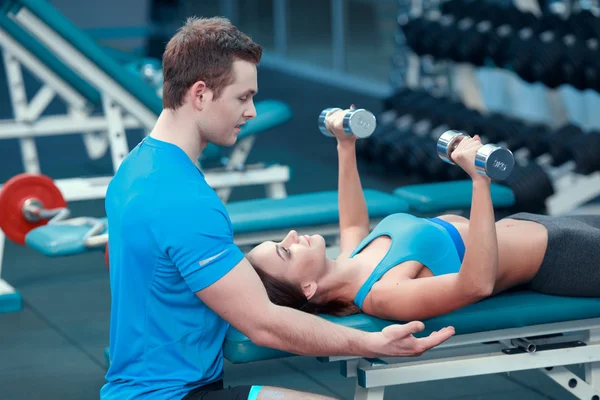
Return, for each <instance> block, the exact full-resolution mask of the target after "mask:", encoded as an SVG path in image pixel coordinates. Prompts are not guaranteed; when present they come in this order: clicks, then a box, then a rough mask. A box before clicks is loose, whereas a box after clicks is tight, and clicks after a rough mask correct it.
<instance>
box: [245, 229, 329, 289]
mask: <svg viewBox="0 0 600 400" xmlns="http://www.w3.org/2000/svg"><path fill="white" fill-rule="evenodd" d="M248 258H249V259H251V260H252V262H253V264H254V266H255V267H256V268H260V269H261V270H262V271H264V272H266V273H267V274H269V275H271V276H273V277H274V278H277V279H282V280H287V281H289V282H291V283H295V284H297V285H299V286H302V285H304V284H305V283H309V282H316V281H317V279H318V278H319V277H321V276H322V275H323V273H324V271H325V267H326V256H325V239H323V237H322V236H320V235H312V236H308V235H302V236H299V235H298V233H297V232H296V231H290V232H289V233H288V234H287V236H286V237H285V238H284V239H283V240H282V241H281V242H271V241H267V242H263V243H261V244H259V245H258V246H256V247H255V248H254V249H252V250H251V251H250V252H249V253H248Z"/></svg>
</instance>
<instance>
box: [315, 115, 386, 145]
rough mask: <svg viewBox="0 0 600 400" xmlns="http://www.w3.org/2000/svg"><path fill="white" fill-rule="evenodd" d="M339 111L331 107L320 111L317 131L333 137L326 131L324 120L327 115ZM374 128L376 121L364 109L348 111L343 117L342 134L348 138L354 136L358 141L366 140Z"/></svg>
mask: <svg viewBox="0 0 600 400" xmlns="http://www.w3.org/2000/svg"><path fill="white" fill-rule="evenodd" d="M340 110H341V108H337V107H332V108H326V109H324V110H323V111H321V114H320V115H319V130H320V131H321V133H322V134H323V135H325V136H328V137H333V135H332V134H331V132H329V131H328V130H327V125H326V124H325V120H326V119H327V116H328V115H329V114H331V113H332V112H335V111H340ZM376 126H377V119H376V118H375V116H374V115H373V113H371V112H370V111H367V110H365V109H364V108H358V109H356V110H349V111H348V112H347V113H346V115H345V116H344V132H346V134H347V135H349V136H351V135H354V136H356V137H357V138H359V139H364V138H367V137H369V136H371V135H372V134H373V132H374V131H375V127H376Z"/></svg>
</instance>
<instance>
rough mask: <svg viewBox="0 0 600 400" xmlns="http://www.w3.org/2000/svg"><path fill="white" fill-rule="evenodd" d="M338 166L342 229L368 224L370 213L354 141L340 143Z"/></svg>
mask: <svg viewBox="0 0 600 400" xmlns="http://www.w3.org/2000/svg"><path fill="white" fill-rule="evenodd" d="M338 167H339V175H338V203H339V213H340V229H342V230H343V229H344V228H347V227H351V226H368V225H369V214H368V211H367V205H366V202H365V195H364V193H363V190H362V185H361V183H360V176H359V174H358V167H357V165H356V149H355V144H354V143H339V144H338Z"/></svg>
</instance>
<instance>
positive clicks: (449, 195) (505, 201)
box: [394, 180, 515, 213]
mask: <svg viewBox="0 0 600 400" xmlns="http://www.w3.org/2000/svg"><path fill="white" fill-rule="evenodd" d="M490 192H491V194H492V202H493V204H494V207H510V206H513V205H514V204H515V196H514V194H513V192H512V191H511V190H510V189H509V188H508V187H506V186H501V185H497V184H495V183H492V185H491V187H490ZM472 194H473V183H472V181H471V180H461V181H451V182H436V183H423V184H417V185H408V186H403V187H400V188H398V189H396V190H394V195H396V196H398V197H400V198H401V199H403V200H404V201H406V202H407V203H408V204H409V206H410V209H411V211H416V212H420V213H432V212H442V211H447V210H452V209H468V208H470V207H471V199H472Z"/></svg>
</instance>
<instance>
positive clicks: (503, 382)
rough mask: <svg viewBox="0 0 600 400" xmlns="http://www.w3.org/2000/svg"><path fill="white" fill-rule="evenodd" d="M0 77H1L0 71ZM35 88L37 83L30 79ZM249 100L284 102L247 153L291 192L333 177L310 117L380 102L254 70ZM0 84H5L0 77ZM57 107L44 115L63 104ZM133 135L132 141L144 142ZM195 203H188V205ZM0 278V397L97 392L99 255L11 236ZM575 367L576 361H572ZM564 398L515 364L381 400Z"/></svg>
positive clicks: (324, 385) (102, 338)
mask: <svg viewBox="0 0 600 400" xmlns="http://www.w3.org/2000/svg"><path fill="white" fill-rule="evenodd" d="M0 76H4V71H1V73H0ZM29 84H30V85H31V87H35V86H36V83H35V82H33V81H31V82H29ZM259 87H260V93H259V95H258V96H257V100H261V99H269V98H273V99H280V100H283V101H285V102H287V103H288V104H289V105H290V106H291V107H292V109H293V113H294V118H293V120H292V121H290V122H288V123H286V124H285V125H284V126H281V127H278V128H277V129H273V130H271V131H269V132H265V133H264V134H262V135H261V136H260V137H259V139H258V140H257V143H256V145H255V148H254V150H253V152H252V154H251V157H250V160H249V161H250V162H278V163H282V164H287V165H289V166H290V167H291V169H292V179H291V181H290V182H289V184H288V192H289V193H290V194H294V193H302V192H309V191H319V190H332V189H335V188H336V185H337V159H336V153H335V143H334V142H333V141H331V140H329V139H327V138H324V137H323V136H322V135H321V134H320V133H319V132H318V130H317V128H316V116H317V115H318V113H319V111H320V110H321V109H323V108H325V107H327V106H332V105H336V106H342V107H344V106H349V105H350V104H351V103H354V104H356V106H358V107H364V108H367V109H370V110H372V111H373V112H375V113H377V112H378V111H379V110H380V109H381V100H380V99H376V98H366V97H364V96H362V95H357V94H355V93H351V92H348V91H345V90H339V89H334V88H326V87H324V86H323V85H321V84H312V83H309V82H306V81H303V80H300V79H297V78H293V77H289V76H286V75H284V74H282V73H279V72H273V71H268V70H264V69H261V71H260V74H259ZM0 93H8V92H7V89H6V82H5V80H4V79H0ZM61 109H62V107H61V105H60V104H53V105H52V107H51V112H60V111H61ZM10 115H11V110H10V106H9V104H8V99H7V97H6V95H4V96H2V97H0V118H9V117H10ZM141 137H142V136H141V133H140V132H132V133H131V134H130V135H129V140H130V146H134V145H135V144H136V143H137V142H139V140H140V139H141ZM37 143H38V150H39V153H40V160H41V165H42V171H43V172H44V173H46V174H48V175H50V176H52V177H53V178H64V177H69V176H73V175H72V174H73V172H74V171H76V172H77V173H78V174H79V175H80V176H92V175H100V174H109V173H110V171H111V164H110V160H109V159H108V157H104V158H102V159H100V160H95V161H91V160H89V159H88V158H87V156H86V154H85V150H84V148H83V144H82V140H81V137H80V136H70V137H67V136H63V137H44V138H41V139H39V141H38V142H37ZM20 172H22V166H21V161H20V157H19V147H18V143H17V141H15V140H2V141H0V182H4V181H6V180H7V179H9V178H10V177H11V176H13V175H15V174H17V173H20ZM361 176H362V181H363V186H364V187H368V188H375V189H380V190H384V191H391V190H392V189H393V188H395V187H397V186H399V185H401V184H404V183H409V182H412V181H413V178H407V177H403V176H402V171H395V172H391V173H388V174H387V177H386V178H384V174H382V173H381V171H377V170H376V168H372V167H367V166H363V167H361ZM257 196H260V197H262V196H264V193H263V192H262V189H260V188H245V189H236V190H234V191H233V197H232V199H231V200H232V201H235V200H240V199H246V198H252V197H257ZM69 207H70V209H71V211H72V215H74V216H84V215H86V216H97V217H101V216H104V203H103V201H102V200H94V201H84V202H75V203H71V204H69ZM190 212H193V210H190ZM2 277H3V278H4V279H6V280H7V281H8V282H9V283H10V284H12V285H13V286H15V287H16V288H17V289H18V290H20V291H21V293H22V295H23V301H24V307H23V310H22V311H21V312H17V313H10V314H0V388H1V389H0V398H1V399H2V400H21V399H38V398H40V399H41V398H44V399H50V400H51V399H56V400H58V399H60V400H68V399H77V400H86V399H97V398H98V392H99V389H100V387H101V386H102V384H103V381H104V374H105V371H106V365H105V360H104V348H105V347H106V346H107V344H108V332H109V313H110V294H109V282H108V273H107V271H106V268H105V267H104V261H103V256H102V253H89V254H84V255H78V256H73V257H64V258H56V259H50V258H46V257H44V256H42V255H40V254H38V253H36V252H34V251H32V250H31V249H28V248H26V247H21V246H18V245H16V244H14V243H10V242H7V244H6V248H5V254H4V267H3V269H2ZM577 371H579V372H581V369H580V368H579V369H577ZM225 383H226V385H239V384H262V385H275V386H283V387H288V388H293V389H298V390H304V391H311V392H315V393H321V394H325V395H330V396H335V397H338V398H342V399H352V397H353V392H354V385H353V382H352V380H349V379H345V378H343V377H342V376H341V375H340V374H339V372H338V366H337V364H321V363H319V362H317V361H316V360H315V359H314V358H311V357H293V358H289V359H282V360H274V361H267V362H260V363H256V364H246V365H232V364H229V363H226V366H225ZM413 398H414V399H421V400H429V399H432V400H433V399H446V400H447V399H479V398H481V399H484V398H485V399H487V400H504V399H506V400H509V399H510V400H519V399H527V400H541V399H555V400H559V399H561V400H562V399H565V400H567V399H572V398H573V397H572V396H571V395H570V394H568V393H567V392H566V391H565V390H563V389H562V388H561V387H559V386H558V385H556V384H555V383H554V382H552V381H550V379H549V378H547V377H546V376H545V375H544V374H542V373H539V372H535V371H533V372H518V373H513V374H510V375H507V374H498V375H491V376H483V377H473V378H462V379H452V380H444V381H437V382H430V383H419V384H411V385H404V386H397V387H393V388H389V389H387V390H386V399H413Z"/></svg>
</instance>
